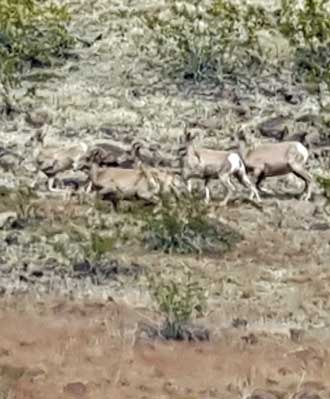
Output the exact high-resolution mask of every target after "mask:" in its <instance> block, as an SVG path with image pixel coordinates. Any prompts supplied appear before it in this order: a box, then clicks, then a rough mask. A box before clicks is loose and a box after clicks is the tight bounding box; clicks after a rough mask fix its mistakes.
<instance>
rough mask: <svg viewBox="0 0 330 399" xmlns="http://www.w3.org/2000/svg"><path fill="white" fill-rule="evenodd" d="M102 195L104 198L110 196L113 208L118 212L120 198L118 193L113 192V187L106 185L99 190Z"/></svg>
mask: <svg viewBox="0 0 330 399" xmlns="http://www.w3.org/2000/svg"><path fill="white" fill-rule="evenodd" d="M99 194H100V197H101V198H102V199H103V198H104V197H106V196H108V198H107V199H108V200H109V201H110V202H111V203H112V205H113V209H114V210H115V211H116V212H117V211H118V205H119V198H118V196H117V194H116V193H114V192H113V190H112V189H111V188H108V187H104V188H102V190H100V191H99Z"/></svg>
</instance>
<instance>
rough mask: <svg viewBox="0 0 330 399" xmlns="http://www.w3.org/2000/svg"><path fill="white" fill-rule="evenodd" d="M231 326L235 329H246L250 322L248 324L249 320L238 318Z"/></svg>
mask: <svg viewBox="0 0 330 399" xmlns="http://www.w3.org/2000/svg"><path fill="white" fill-rule="evenodd" d="M231 324H232V326H233V327H235V328H240V327H246V326H247V324H248V322H247V320H245V319H241V318H239V317H238V318H236V319H233V321H232V323H231Z"/></svg>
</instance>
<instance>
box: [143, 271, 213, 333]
mask: <svg viewBox="0 0 330 399" xmlns="http://www.w3.org/2000/svg"><path fill="white" fill-rule="evenodd" d="M147 279H148V289H149V291H150V293H151V296H152V298H153V299H154V301H155V302H156V305H157V308H158V310H159V311H160V312H162V314H163V315H164V317H165V323H164V324H163V327H162V329H161V333H162V335H163V336H166V337H167V338H174V339H176V338H178V337H184V331H185V329H186V328H187V325H188V324H189V323H190V322H191V321H193V319H194V318H196V317H199V316H202V315H203V314H204V313H205V311H206V304H207V302H206V301H207V297H208V292H207V290H205V288H203V287H202V285H201V284H200V282H199V280H198V279H197V278H195V277H194V276H193V273H192V271H191V270H190V269H189V268H188V267H186V266H185V265H183V267H182V268H180V270H179V271H176V272H175V273H173V269H172V268H170V267H168V268H166V269H165V270H164V272H163V273H162V274H158V273H157V274H156V273H149V274H147Z"/></svg>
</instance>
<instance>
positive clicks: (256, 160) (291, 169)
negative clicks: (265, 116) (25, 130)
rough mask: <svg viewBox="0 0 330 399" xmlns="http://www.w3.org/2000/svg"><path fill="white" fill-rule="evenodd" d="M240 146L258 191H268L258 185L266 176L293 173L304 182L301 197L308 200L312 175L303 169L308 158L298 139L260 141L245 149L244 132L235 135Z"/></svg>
mask: <svg viewBox="0 0 330 399" xmlns="http://www.w3.org/2000/svg"><path fill="white" fill-rule="evenodd" d="M235 140H236V141H237V144H238V145H239V148H240V153H241V156H242V158H243V160H244V163H245V167H246V170H247V172H248V173H249V172H250V173H252V174H253V175H254V177H255V178H256V187H257V189H258V190H259V191H261V192H262V191H263V192H265V193H269V191H268V190H265V189H263V188H261V187H260V185H261V183H262V182H263V181H264V180H265V179H266V178H267V177H273V176H283V175H287V174H289V173H293V174H294V175H295V176H297V177H299V178H300V179H302V180H303V181H304V182H305V188H304V190H303V193H302V196H301V199H304V200H305V201H308V200H309V199H310V197H311V194H312V189H311V183H312V177H311V175H310V174H309V173H308V172H307V171H306V170H305V168H304V165H305V164H306V163H307V160H308V158H309V152H308V150H307V148H306V147H305V146H304V145H303V144H302V143H300V142H299V141H284V142H270V143H261V144H257V145H256V146H254V148H253V147H252V148H250V149H248V150H247V151H246V150H245V148H244V147H245V144H246V137H245V134H244V132H242V131H241V132H240V135H238V134H236V135H235Z"/></svg>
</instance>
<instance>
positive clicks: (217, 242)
mask: <svg viewBox="0 0 330 399" xmlns="http://www.w3.org/2000/svg"><path fill="white" fill-rule="evenodd" d="M207 212H208V209H207V207H206V206H205V204H204V203H203V202H201V201H200V200H199V199H186V200H185V201H184V200H182V201H180V202H179V203H177V204H171V203H169V202H167V201H163V202H162V204H161V206H160V207H159V208H158V209H157V211H156V212H155V213H153V214H148V215H146V218H145V225H144V243H145V246H146V248H147V249H149V250H160V251H163V252H165V253H179V254H188V253H198V254H209V255H210V254H218V255H219V254H222V253H224V252H226V251H227V250H229V249H231V248H232V247H233V246H234V245H235V244H236V243H237V242H238V241H239V240H240V239H241V238H242V237H241V235H240V234H239V233H237V232H236V231H233V230H232V229H231V228H229V227H228V226H225V225H224V224H222V223H219V222H218V221H216V220H211V219H210V218H209V217H208V215H207Z"/></svg>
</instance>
